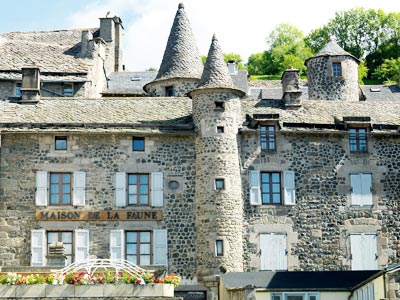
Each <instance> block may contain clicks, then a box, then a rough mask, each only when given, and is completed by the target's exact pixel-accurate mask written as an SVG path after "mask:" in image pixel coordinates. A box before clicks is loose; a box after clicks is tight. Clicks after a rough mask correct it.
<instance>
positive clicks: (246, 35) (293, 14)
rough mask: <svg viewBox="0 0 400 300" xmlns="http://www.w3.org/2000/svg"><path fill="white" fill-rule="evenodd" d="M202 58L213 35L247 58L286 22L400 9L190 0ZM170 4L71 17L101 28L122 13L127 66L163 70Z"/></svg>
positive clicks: (350, 1) (317, 22) (110, 2)
mask: <svg viewBox="0 0 400 300" xmlns="http://www.w3.org/2000/svg"><path fill="white" fill-rule="evenodd" d="M183 2H184V5H185V11H186V13H187V14H188V17H189V19H190V22H191V25H192V30H193V32H194V35H195V38H196V41H197V46H198V48H199V51H200V54H201V55H206V54H207V52H208V47H209V45H210V43H211V37H212V35H213V33H216V35H217V37H218V39H219V41H220V44H221V47H222V50H223V51H224V52H226V53H228V52H234V53H239V54H240V55H241V56H242V58H243V59H244V60H247V58H248V57H249V55H250V54H252V53H257V52H261V51H263V50H265V49H266V47H267V45H266V42H265V39H266V37H267V36H268V34H269V33H270V32H271V31H272V30H273V29H274V27H275V26H276V25H278V24H280V23H290V24H292V25H294V26H296V27H297V28H299V29H301V30H302V31H303V32H304V33H306V34H307V33H308V32H309V31H310V30H311V29H315V28H318V27H320V26H321V25H323V24H325V23H327V22H328V20H329V19H331V18H333V17H334V15H335V12H336V11H341V10H347V9H350V8H354V7H367V8H374V9H379V8H381V9H383V10H384V11H386V12H389V11H394V8H393V1H392V0H380V1H375V0H336V1H335V2H334V4H327V2H326V1H317V0H316V1H313V0H304V1H298V0H287V1H267V0H247V1H245V0H202V1H198V0H184V1H183ZM178 3H179V2H178V1H176V2H175V1H170V0H103V1H96V2H92V3H90V4H88V5H86V7H85V8H83V9H81V10H80V11H79V12H77V13H76V14H74V15H72V16H70V18H69V23H70V24H69V27H76V28H79V27H86V28H87V27H97V26H98V24H99V21H98V18H99V17H104V16H105V15H106V13H107V12H108V11H110V13H111V14H110V15H111V16H114V15H118V16H120V17H121V19H122V21H123V25H124V27H125V31H124V44H123V49H124V54H123V55H124V63H125V65H126V66H127V68H128V69H129V70H144V69H147V68H149V67H157V68H158V67H159V65H160V63H161V60H162V55H163V53H164V49H165V46H166V42H167V39H168V35H169V31H170V29H171V26H172V22H173V19H174V17H175V13H176V10H177V8H178Z"/></svg>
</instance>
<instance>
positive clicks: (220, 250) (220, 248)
mask: <svg viewBox="0 0 400 300" xmlns="http://www.w3.org/2000/svg"><path fill="white" fill-rule="evenodd" d="M215 255H216V256H224V241H223V240H216V241H215Z"/></svg>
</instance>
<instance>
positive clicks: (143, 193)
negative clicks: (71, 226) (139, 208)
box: [128, 174, 149, 205]
mask: <svg viewBox="0 0 400 300" xmlns="http://www.w3.org/2000/svg"><path fill="white" fill-rule="evenodd" d="M128 205H149V175H148V174H128Z"/></svg>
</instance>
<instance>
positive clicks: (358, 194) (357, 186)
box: [350, 173, 363, 205]
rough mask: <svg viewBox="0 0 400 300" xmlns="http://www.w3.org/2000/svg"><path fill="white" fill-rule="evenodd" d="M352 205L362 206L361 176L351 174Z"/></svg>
mask: <svg viewBox="0 0 400 300" xmlns="http://www.w3.org/2000/svg"><path fill="white" fill-rule="evenodd" d="M350 184H351V204H352V205H362V204H363V201H362V190H361V174H359V173H357V174H350Z"/></svg>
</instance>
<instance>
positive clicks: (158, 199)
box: [114, 172, 164, 207]
mask: <svg viewBox="0 0 400 300" xmlns="http://www.w3.org/2000/svg"><path fill="white" fill-rule="evenodd" d="M114 196H115V206H120V207H125V206H127V205H151V206H154V207H162V206H163V205H164V176H163V173H161V172H153V173H151V174H128V175H127V174H126V173H125V172H117V173H115V192H114Z"/></svg>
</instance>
